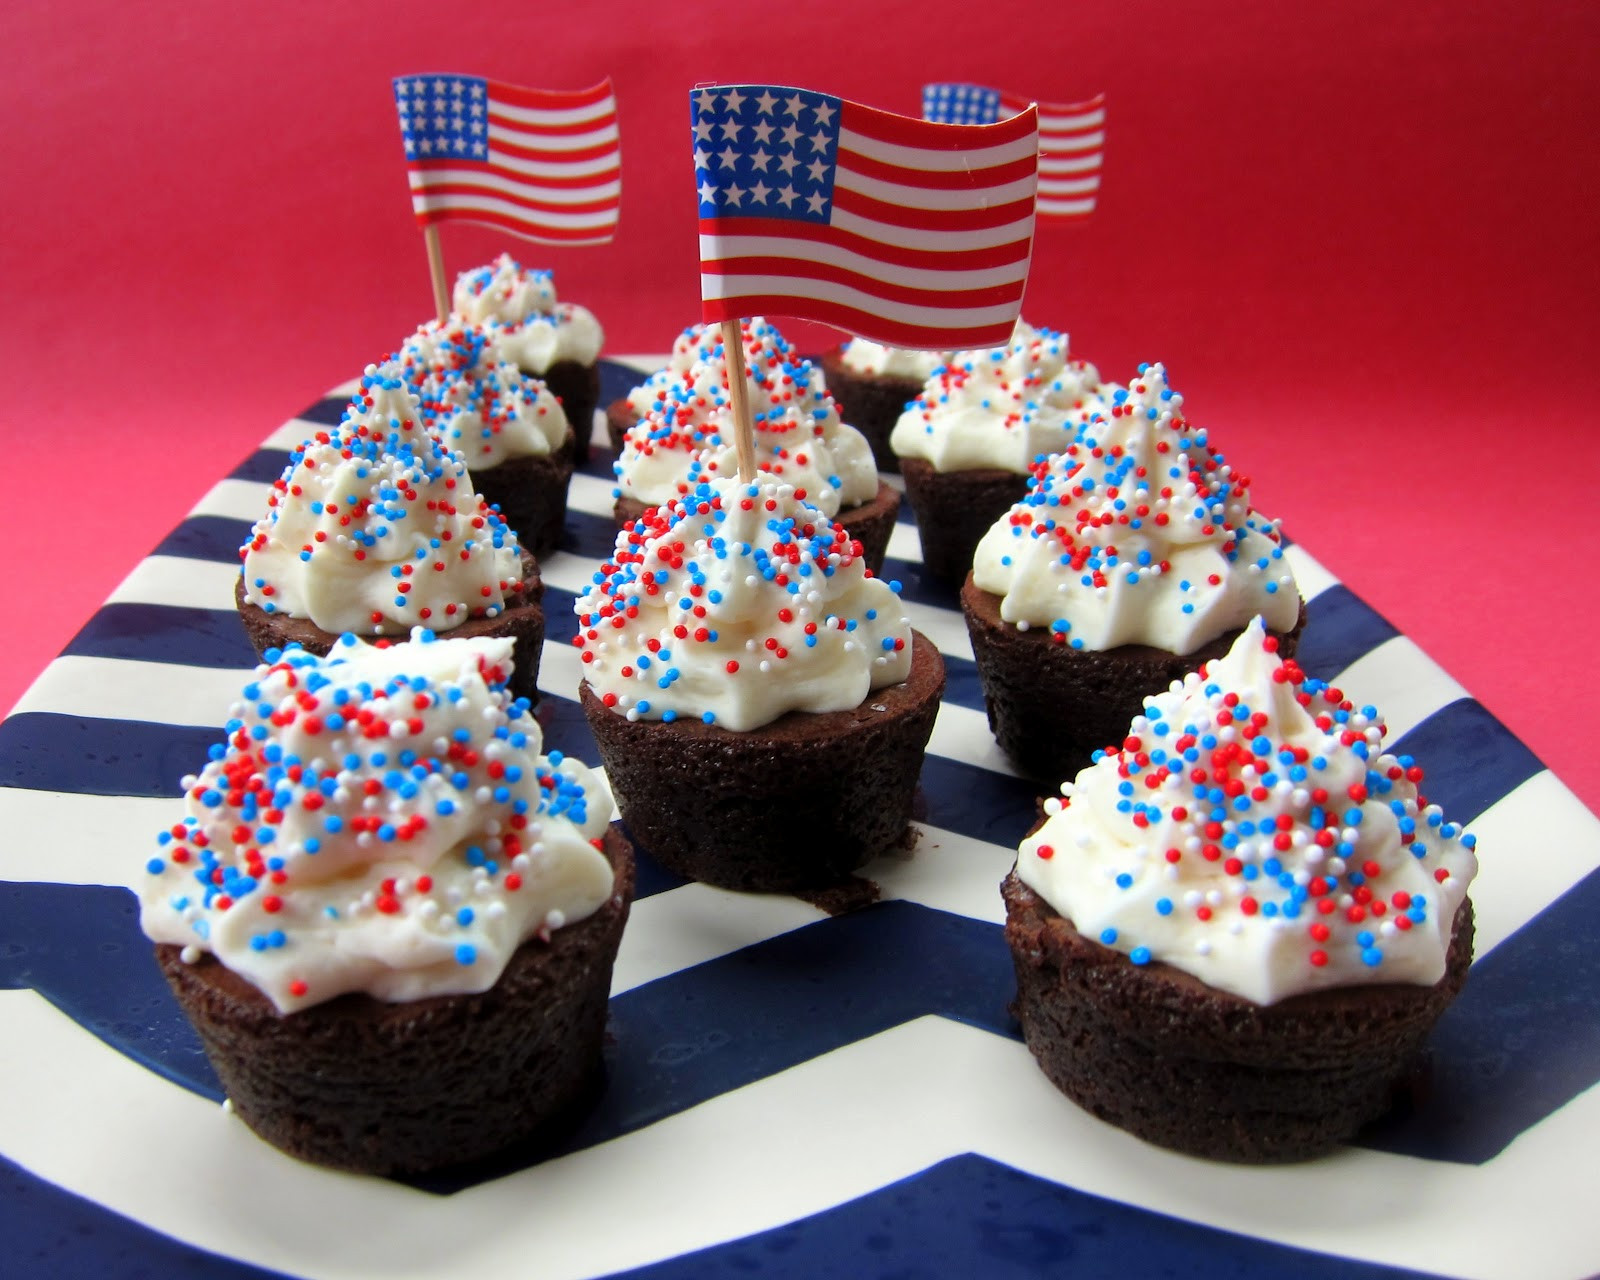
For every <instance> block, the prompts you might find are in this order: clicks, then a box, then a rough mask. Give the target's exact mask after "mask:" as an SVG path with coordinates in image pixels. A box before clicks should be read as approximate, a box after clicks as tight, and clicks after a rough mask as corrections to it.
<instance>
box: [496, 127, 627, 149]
mask: <svg viewBox="0 0 1600 1280" xmlns="http://www.w3.org/2000/svg"><path fill="white" fill-rule="evenodd" d="M616 141H617V122H616V121H615V120H613V121H611V123H609V124H606V125H602V126H600V127H599V128H598V129H590V130H588V131H587V132H584V133H573V134H550V133H540V132H538V131H537V130H529V129H512V128H507V127H506V126H504V125H499V124H495V123H494V122H493V121H490V123H489V148H490V150H491V151H492V150H493V149H494V145H495V143H497V142H500V143H506V144H509V145H510V146H514V147H525V148H527V149H529V150H533V151H586V150H588V149H589V148H590V147H599V146H604V145H605V144H606V143H614V142H616Z"/></svg>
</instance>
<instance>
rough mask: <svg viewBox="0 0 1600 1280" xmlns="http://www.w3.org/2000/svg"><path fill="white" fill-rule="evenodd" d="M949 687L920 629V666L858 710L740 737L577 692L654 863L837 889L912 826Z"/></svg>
mask: <svg viewBox="0 0 1600 1280" xmlns="http://www.w3.org/2000/svg"><path fill="white" fill-rule="evenodd" d="M943 692H944V662H943V660H942V659H941V658H940V657H939V651H938V650H937V649H935V648H934V647H933V644H932V642H931V641H929V640H928V639H927V638H926V637H925V636H921V635H917V634H916V633H913V634H912V662H911V674H910V676H909V678H908V679H907V680H906V681H905V683H903V684H897V685H891V686H889V687H887V688H883V689H875V690H873V692H872V693H871V694H869V695H868V696H867V700H866V701H865V702H863V703H862V704H861V705H860V706H858V707H854V708H852V709H851V710H849V711H831V712H826V713H821V714H811V713H807V712H790V713H789V714H788V715H785V716H782V717H780V718H779V719H777V720H775V721H773V722H772V723H771V724H769V725H763V726H762V727H761V728H759V729H751V730H749V731H748V732H744V733H738V732H735V731H733V730H730V729H724V728H722V727H720V726H718V725H708V724H704V723H702V722H701V721H698V720H676V721H674V722H673V723H671V724H666V723H663V722H662V721H660V720H636V721H629V720H628V719H627V718H626V717H625V716H621V715H618V714H617V713H616V712H614V711H612V710H610V709H608V708H607V707H606V706H605V704H604V703H602V702H601V701H600V699H599V698H598V697H597V696H596V695H595V693H594V690H593V689H591V688H590V687H589V685H588V683H587V682H585V683H584V684H583V685H582V687H581V688H580V691H579V698H580V700H581V702H582V704H583V712H584V715H585V716H587V717H588V720H589V727H590V728H591V729H592V730H593V731H594V736H595V741H596V742H597V743H598V744H599V747H600V758H601V760H602V761H603V762H604V764H605V768H606V776H607V777H608V778H609V779H610V782H611V791H612V794H613V795H614V796H615V797H616V800H617V807H618V808H619V809H620V810H621V811H622V820H623V822H625V823H626V824H627V826H628V830H629V831H630V832H631V833H632V835H633V837H634V838H635V839H636V840H637V841H638V842H639V844H640V845H641V846H642V847H643V848H644V849H646V850H648V851H649V853H650V854H651V855H653V856H654V857H655V859H656V861H657V862H659V863H661V864H662V866H664V867H666V868H667V869H668V870H669V871H674V872H676V873H677V874H679V875H682V876H688V877H689V878H691V879H694V880H701V881H704V882H705V883H706V884H714V885H720V886H722V887H723V888H725V889H746V890H768V891H774V892H777V891H782V890H789V889H800V888H815V887H824V886H828V885H832V884H836V883H837V882H838V881H840V880H842V879H843V878H844V877H846V876H847V875H849V874H850V873H851V872H852V871H854V870H855V869H856V868H857V867H859V866H862V865H863V864H864V863H866V862H869V861H870V860H871V859H872V858H874V857H875V856H877V855H878V854H879V853H881V852H883V851H884V850H885V849H887V848H889V847H890V846H892V845H894V844H895V843H896V842H897V841H898V840H899V839H900V838H901V836H902V834H903V833H904V832H905V829H906V824H907V823H908V822H910V820H911V798H912V794H913V792H915V790H916V786H917V775H918V774H919V773H920V772H921V770H922V753H923V748H924V747H926V746H927V743H928V735H929V734H931V733H932V732H933V720H934V716H935V715H936V714H937V713H938V710H939V698H940V695H941V694H942V693H943Z"/></svg>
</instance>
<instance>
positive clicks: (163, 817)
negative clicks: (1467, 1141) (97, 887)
mask: <svg viewBox="0 0 1600 1280" xmlns="http://www.w3.org/2000/svg"><path fill="white" fill-rule="evenodd" d="M196 763H197V764H204V763H205V762H204V761H203V760H202V761H196ZM182 815H183V806H182V802H181V800H180V798H179V796H178V780H177V779H176V778H174V779H173V780H172V795H171V796H170V797H164V796H78V795H69V794H68V793H67V792H64V791H30V790H27V789H25V788H23V787H0V831H9V832H26V833H27V839H24V840H14V839H8V840H0V880H18V881H28V882H38V883H42V884H109V885H122V886H124V887H126V886H128V885H131V884H133V882H134V880H135V879H136V878H137V877H138V876H140V875H142V874H143V868H144V860H145V857H147V856H148V855H149V853H151V852H154V850H155V847H156V843H155V841H156V832H158V831H160V830H161V829H162V828H163V827H167V826H171V825H172V823H174V822H176V821H177V820H178V819H179V818H180V817H181V816H182Z"/></svg>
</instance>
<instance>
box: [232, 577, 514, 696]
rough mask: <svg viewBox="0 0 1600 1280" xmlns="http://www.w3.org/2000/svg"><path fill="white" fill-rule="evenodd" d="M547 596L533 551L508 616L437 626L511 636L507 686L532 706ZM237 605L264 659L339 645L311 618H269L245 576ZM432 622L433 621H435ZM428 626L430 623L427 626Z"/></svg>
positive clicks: (457, 632) (460, 635)
mask: <svg viewBox="0 0 1600 1280" xmlns="http://www.w3.org/2000/svg"><path fill="white" fill-rule="evenodd" d="M543 595H544V583H543V581H542V580H541V579H540V577H539V562H538V561H537V560H535V559H534V557H533V555H532V553H531V552H529V551H528V550H526V549H524V550H523V552H522V590H521V591H520V592H518V593H517V594H516V595H514V596H507V597H506V607H505V610H504V612H502V613H501V614H500V616H499V617H496V618H468V619H467V620H466V621H465V622H463V623H461V625H460V626H456V627H451V628H450V629H449V630H445V629H443V628H439V627H435V628H434V629H435V631H437V633H438V634H439V635H440V636H445V637H449V638H451V639H474V638H476V637H478V636H510V637H511V638H512V639H514V640H515V641H516V642H517V647H516V648H515V649H514V650H513V651H512V655H511V656H512V663H513V665H512V669H511V679H510V681H509V687H510V689H511V693H512V695H513V696H515V697H518V698H526V699H527V700H528V701H529V702H530V703H536V702H538V701H539V686H538V680H539V656H540V651H541V650H542V649H543V648H544V609H543V608H542V607H541V605H540V604H539V601H540V599H541V598H542V597H543ZM233 602H234V604H235V606H236V607H237V608H238V610H239V621H240V622H242V623H244V630H245V634H246V635H247V636H249V637H250V645H251V647H252V648H254V649H255V651H256V656H257V657H261V656H262V655H263V654H265V653H266V651H267V650H268V649H281V648H283V647H284V646H285V645H289V644H298V645H299V646H300V647H301V648H302V649H304V650H305V651H306V652H307V653H320V654H326V653H329V652H331V651H332V649H333V646H334V644H335V642H337V641H338V639H339V635H338V633H337V632H333V631H324V630H323V629H322V628H321V627H319V626H318V625H317V624H316V623H314V622H312V621H311V619H310V618H291V617H290V616H289V615H288V614H286V613H268V612H267V611H266V610H265V609H263V608H261V606H260V605H254V604H249V603H247V602H246V600H245V598H244V575H243V574H240V576H239V579H238V581H237V582H235V583H234V587H233ZM436 621H437V619H430V620H429V622H436ZM424 625H427V624H424ZM407 638H408V637H406V636H403V635H394V636H363V637H362V639H364V640H368V641H373V642H375V641H378V640H385V639H386V640H390V641H393V642H399V641H402V640H405V639H407Z"/></svg>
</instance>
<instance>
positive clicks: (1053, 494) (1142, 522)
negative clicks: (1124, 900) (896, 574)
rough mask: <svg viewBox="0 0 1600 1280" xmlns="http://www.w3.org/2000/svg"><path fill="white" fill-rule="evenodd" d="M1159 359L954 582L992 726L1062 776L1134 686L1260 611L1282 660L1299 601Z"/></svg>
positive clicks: (1159, 684)
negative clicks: (961, 578) (961, 579)
mask: <svg viewBox="0 0 1600 1280" xmlns="http://www.w3.org/2000/svg"><path fill="white" fill-rule="evenodd" d="M1182 406H1183V397H1182V396H1181V395H1178V394H1177V393H1176V392H1174V391H1172V390H1171V389H1170V388H1169V387H1168V386H1167V381H1166V372H1165V370H1164V369H1163V367H1162V366H1161V365H1159V364H1155V365H1145V366H1142V367H1141V369H1140V372H1139V373H1138V374H1137V375H1136V376H1135V377H1134V379H1133V380H1132V382H1131V384H1130V387H1129V389H1127V390H1123V389H1121V388H1119V389H1117V390H1116V391H1115V392H1113V393H1112V394H1111V396H1110V398H1109V401H1108V403H1107V405H1106V413H1105V416H1096V417H1094V418H1092V419H1091V420H1090V421H1088V422H1086V423H1085V424H1084V425H1083V426H1082V428H1081V429H1080V431H1079V436H1078V439H1077V440H1076V441H1075V442H1074V443H1072V444H1070V445H1068V446H1067V448H1066V450H1065V451H1064V452H1062V453H1059V454H1053V455H1051V456H1049V457H1047V458H1045V459H1043V460H1041V461H1040V462H1038V463H1036V464H1035V465H1034V466H1033V468H1032V469H1031V477H1030V479H1029V482H1028V492H1027V493H1026V495H1025V496H1024V497H1023V498H1022V499H1021V500H1020V501H1019V502H1017V503H1016V504H1015V505H1014V506H1012V507H1011V508H1010V509H1009V510H1008V511H1007V512H1006V513H1005V514H1004V515H1003V516H1002V517H1001V518H1000V519H998V520H997V521H996V522H995V523H994V525H993V526H992V527H991V528H990V529H989V530H988V531H987V532H986V533H985V534H984V536H983V538H982V540H981V541H980V543H979V545H978V549H977V551H976V553H975V555H974V564H973V570H972V572H971V573H970V574H968V575H967V579H966V582H965V584H964V585H963V587H962V589H961V612H962V615H963V616H964V617H965V619H966V622H967V632H968V635H970V636H971V638H972V649H973V656H974V658H975V659H976V660H977V663H978V675H979V678H980V680H981V681H982V684H983V693H984V703H985V706H986V707H987V709H988V713H989V727H990V728H991V729H992V730H993V731H994V735H995V738H996V740H997V741H998V742H999V743H1000V745H1001V746H1002V747H1003V748H1004V749H1005V751H1006V753H1007V754H1008V755H1010V756H1011V758H1012V759H1013V760H1014V761H1016V763H1017V764H1018V765H1019V766H1021V767H1022V768H1023V769H1024V770H1026V771H1028V772H1030V773H1033V774H1034V775H1036V776H1038V777H1040V778H1042V779H1045V780H1047V781H1049V782H1051V783H1057V782H1060V781H1061V780H1062V779H1063V778H1070V777H1072V775H1073V774H1075V773H1076V772H1077V771H1078V770H1079V769H1080V768H1082V767H1083V766H1084V765H1086V764H1088V763H1089V757H1090V755H1091V754H1092V753H1093V752H1094V751H1096V750H1098V749H1099V748H1101V747H1105V746H1109V745H1111V744H1113V743H1117V742H1120V741H1121V740H1122V737H1123V734H1124V732H1125V730H1126V728H1127V725H1128V722H1129V721H1131V720H1132V719H1133V718H1134V716H1136V715H1138V714H1139V712H1140V709H1141V708H1142V706H1143V704H1144V698H1145V696H1146V695H1147V694H1152V693H1159V692H1161V691H1163V690H1165V689H1166V688H1167V686H1168V685H1170V684H1171V683H1172V682H1173V681H1174V680H1181V679H1182V678H1183V677H1184V675H1186V674H1187V673H1188V672H1190V671H1194V670H1197V669H1198V668H1199V667H1200V666H1201V665H1202V664H1203V663H1205V662H1207V661H1210V660H1211V659H1214V658H1220V657H1221V656H1222V655H1223V654H1225V653H1226V652H1227V651H1228V650H1229V649H1230V648H1231V647H1232V645H1233V642H1234V641H1235V640H1237V639H1238V637H1239V635H1240V633H1241V630H1242V628H1243V627H1244V626H1245V624H1246V623H1248V622H1249V621H1250V619H1252V618H1254V617H1256V616H1257V615H1261V616H1264V617H1265V619H1266V622H1267V628H1268V630H1269V631H1271V632H1272V633H1273V634H1275V635H1276V636H1277V637H1278V643H1279V646H1280V652H1281V653H1282V654H1283V656H1284V657H1291V656H1293V653H1294V650H1295V646H1296V644H1297V642H1298V640H1299V636H1300V632H1301V629H1302V628H1303V627H1304V626H1305V608H1304V606H1303V604H1302V603H1301V600H1300V594H1299V591H1298V590H1297V589H1296V587H1295V582H1294V576H1293V575H1292V574H1291V573H1290V572H1289V568H1288V562H1287V561H1286V560H1285V559H1284V553H1283V540H1282V536H1281V535H1280V533H1279V531H1278V526H1277V524H1276V523H1275V522H1272V521H1269V520H1267V519H1265V518H1263V517H1262V516H1260V515H1259V514H1258V513H1257V512H1256V511H1254V510H1253V509H1252V508H1251V506H1250V481H1249V478H1248V477H1246V476H1243V475H1240V474H1239V473H1237V472H1236V471H1235V470H1234V469H1233V467H1231V466H1230V465H1229V464H1228V462H1227V460H1226V459H1225V458H1224V457H1223V455H1222V454H1221V453H1218V452H1217V451H1216V450H1215V449H1213V448H1212V446H1211V444H1210V442H1209V440H1208V438H1207V435H1206V433H1205V432H1204V431H1201V430H1197V429H1196V428H1194V427H1193V426H1192V425H1191V424H1190V423H1189V421H1188V419H1186V418H1185V417H1184V416H1183V412H1182Z"/></svg>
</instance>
